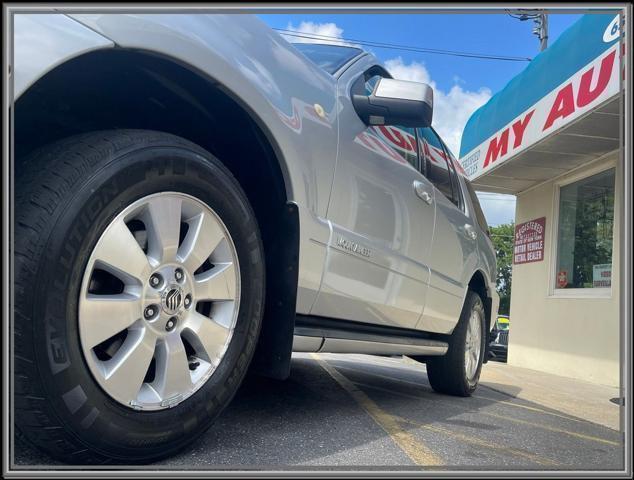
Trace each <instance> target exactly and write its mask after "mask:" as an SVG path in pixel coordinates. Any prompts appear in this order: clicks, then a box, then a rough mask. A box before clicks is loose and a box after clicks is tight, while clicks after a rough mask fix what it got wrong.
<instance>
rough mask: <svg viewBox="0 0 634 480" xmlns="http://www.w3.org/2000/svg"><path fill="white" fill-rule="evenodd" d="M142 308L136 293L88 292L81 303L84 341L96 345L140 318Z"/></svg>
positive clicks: (80, 316)
mask: <svg viewBox="0 0 634 480" xmlns="http://www.w3.org/2000/svg"><path fill="white" fill-rule="evenodd" d="M141 310H142V307H141V300H140V299H139V298H138V297H136V296H134V295H130V294H126V293H122V294H119V295H92V294H88V295H87V296H86V297H85V298H83V299H82V301H81V302H80V304H79V321H80V324H81V326H80V329H81V338H82V341H83V342H84V343H85V345H86V346H87V347H88V348H93V347H95V346H96V345H98V344H100V343H102V342H103V341H105V340H108V339H109V338H112V337H113V336H115V335H116V334H117V333H120V332H122V331H123V330H125V329H127V328H128V327H130V326H131V325H132V324H133V323H134V322H136V321H137V320H139V319H140V318H141V315H142V311H141Z"/></svg>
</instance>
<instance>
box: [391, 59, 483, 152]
mask: <svg viewBox="0 0 634 480" xmlns="http://www.w3.org/2000/svg"><path fill="white" fill-rule="evenodd" d="M385 68H387V70H388V71H389V72H390V73H391V74H392V75H393V76H394V78H398V79H400V80H410V81H414V82H423V83H427V84H429V85H430V86H431V87H432V88H433V89H434V120H433V125H434V128H435V129H436V131H437V132H438V134H439V135H440V136H441V137H442V139H443V140H444V141H445V143H446V144H447V146H448V147H449V148H450V149H451V151H452V152H453V154H454V155H456V156H458V154H459V151H460V140H461V138H462V131H463V129H464V126H465V124H466V123H467V120H468V119H469V117H470V116H471V114H472V113H473V112H474V111H475V110H476V109H477V108H478V107H480V106H481V105H483V104H485V103H486V102H487V101H488V100H489V99H490V98H491V90H490V89H488V88H486V87H482V88H480V89H479V90H478V91H475V92H474V91H470V90H465V89H464V88H462V87H461V86H460V85H459V84H458V83H462V82H459V81H458V79H457V77H455V76H454V82H455V83H454V85H453V86H452V87H451V89H449V91H448V92H446V91H443V90H441V89H440V88H438V86H437V85H436V82H435V81H434V80H433V79H432V77H431V74H430V73H429V71H428V70H427V68H426V67H425V64H423V63H420V62H416V61H414V62H411V63H409V64H406V63H405V62H403V59H402V58H401V57H396V58H391V59H389V60H387V61H386V62H385Z"/></svg>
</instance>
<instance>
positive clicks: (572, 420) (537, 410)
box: [472, 385, 591, 423]
mask: <svg viewBox="0 0 634 480" xmlns="http://www.w3.org/2000/svg"><path fill="white" fill-rule="evenodd" d="M485 386H486V385H485ZM472 397H473V398H480V399H482V400H489V401H492V402H495V403H502V404H504V405H508V406H509V407H515V408H523V409H524V410H531V411H533V412H539V413H543V414H545V415H551V416H553V417H559V418H563V419H565V420H570V421H571V422H579V423H591V422H588V421H587V420H581V419H579V418H574V417H569V416H568V415H561V414H560V413H554V412H549V411H548V410H544V409H542V408H537V407H529V406H528V405H520V404H519V403H513V402H509V401H506V400H498V399H497V398H493V397H485V396H484V395H472Z"/></svg>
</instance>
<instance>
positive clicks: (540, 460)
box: [395, 417, 560, 467]
mask: <svg viewBox="0 0 634 480" xmlns="http://www.w3.org/2000/svg"><path fill="white" fill-rule="evenodd" d="M395 418H396V419H397V420H398V421H400V422H401V423H405V424H408V425H412V426H415V427H418V428H424V429H425V430H429V431H431V432H436V433H441V434H443V435H446V436H448V437H452V438H455V439H456V440H460V441H463V442H465V443H470V444H472V445H477V446H479V447H484V448H487V449H489V450H495V451H496V452H503V453H506V454H508V455H511V456H516V457H521V458H525V459H527V460H530V461H531V462H533V463H536V464H538V465H542V466H549V467H556V466H560V464H559V463H557V462H556V461H554V460H551V459H549V458H544V457H541V456H539V455H535V454H533V453H529V452H526V451H524V450H518V449H517V448H511V447H505V446H503V445H499V444H497V443H493V442H488V441H486V440H483V439H481V438H477V437H472V436H470V435H465V434H463V433H458V432H454V431H451V430H448V429H446V428H442V427H438V426H435V425H427V424H424V423H419V422H415V421H414V420H409V419H407V418H403V417H395Z"/></svg>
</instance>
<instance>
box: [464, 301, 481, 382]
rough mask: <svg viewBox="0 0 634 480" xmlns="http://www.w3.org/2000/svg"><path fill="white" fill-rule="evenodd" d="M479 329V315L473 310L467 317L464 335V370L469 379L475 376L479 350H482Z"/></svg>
mask: <svg viewBox="0 0 634 480" xmlns="http://www.w3.org/2000/svg"><path fill="white" fill-rule="evenodd" d="M480 329H481V325H480V316H479V315H478V313H477V312H475V311H473V312H471V316H470V317H469V323H468V324H467V332H466V336H465V372H466V374H467V378H468V379H469V380H472V379H473V378H474V377H475V374H476V372H477V371H478V364H479V362H480V351H481V350H482V345H481V343H482V342H481V339H482V335H481V331H480Z"/></svg>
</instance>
